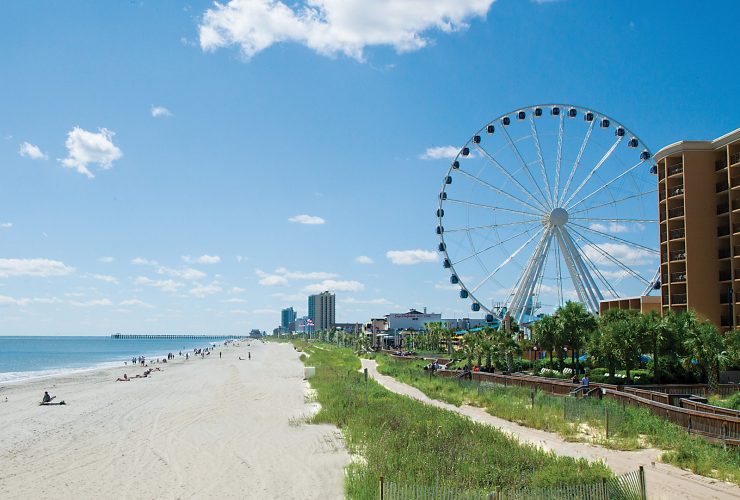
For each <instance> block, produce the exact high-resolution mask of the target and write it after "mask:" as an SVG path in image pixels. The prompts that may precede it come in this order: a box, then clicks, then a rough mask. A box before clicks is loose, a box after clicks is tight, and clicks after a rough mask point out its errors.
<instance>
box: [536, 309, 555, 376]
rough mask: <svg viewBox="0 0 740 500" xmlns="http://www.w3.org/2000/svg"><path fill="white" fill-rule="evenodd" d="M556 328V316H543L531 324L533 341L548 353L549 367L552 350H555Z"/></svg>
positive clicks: (551, 365)
mask: <svg viewBox="0 0 740 500" xmlns="http://www.w3.org/2000/svg"><path fill="white" fill-rule="evenodd" d="M558 328H559V327H558V318H557V316H543V317H542V318H540V319H538V320H537V321H536V322H535V323H533V324H532V332H533V333H534V341H535V343H536V344H537V345H538V346H539V347H540V349H542V350H547V352H549V353H550V368H552V367H553V364H552V352H553V351H554V350H555V340H556V338H557V333H558Z"/></svg>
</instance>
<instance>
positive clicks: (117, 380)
mask: <svg viewBox="0 0 740 500" xmlns="http://www.w3.org/2000/svg"><path fill="white" fill-rule="evenodd" d="M129 381H131V379H130V378H128V375H126V374H125V373H124V374H123V377H118V378H117V379H116V382H129Z"/></svg>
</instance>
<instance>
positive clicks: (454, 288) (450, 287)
mask: <svg viewBox="0 0 740 500" xmlns="http://www.w3.org/2000/svg"><path fill="white" fill-rule="evenodd" d="M434 288H436V289H437V290H448V291H449V290H451V291H457V290H459V289H460V287H459V286H457V285H452V284H450V283H435V284H434Z"/></svg>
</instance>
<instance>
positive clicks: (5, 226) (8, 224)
mask: <svg viewBox="0 0 740 500" xmlns="http://www.w3.org/2000/svg"><path fill="white" fill-rule="evenodd" d="M11 227H13V223H12V222H1V223H0V229H10V228H11Z"/></svg>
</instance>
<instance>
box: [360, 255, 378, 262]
mask: <svg viewBox="0 0 740 500" xmlns="http://www.w3.org/2000/svg"><path fill="white" fill-rule="evenodd" d="M355 262H357V263H358V264H375V261H374V260H373V259H371V258H370V257H368V256H367V255H360V256H359V257H357V258H356V259H355Z"/></svg>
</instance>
